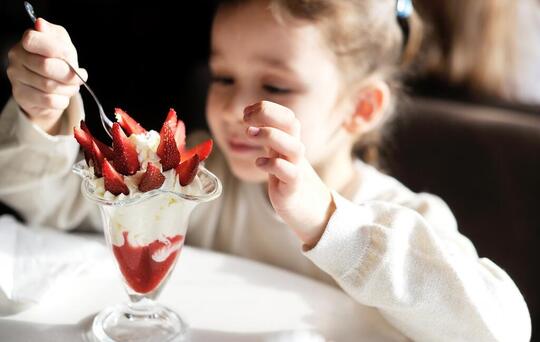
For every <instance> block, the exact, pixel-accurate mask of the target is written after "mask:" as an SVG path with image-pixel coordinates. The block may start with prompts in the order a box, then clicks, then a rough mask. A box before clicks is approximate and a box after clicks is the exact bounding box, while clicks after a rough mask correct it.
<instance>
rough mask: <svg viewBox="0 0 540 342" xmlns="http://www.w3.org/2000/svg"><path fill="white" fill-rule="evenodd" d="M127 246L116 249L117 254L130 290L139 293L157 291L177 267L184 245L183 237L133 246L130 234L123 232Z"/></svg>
mask: <svg viewBox="0 0 540 342" xmlns="http://www.w3.org/2000/svg"><path fill="white" fill-rule="evenodd" d="M123 235H124V244H123V245H122V246H114V245H113V252H114V256H115V257H116V260H117V261H118V265H119V266H120V271H121V272H122V274H123V275H124V278H125V279H126V281H127V283H128V284H129V286H130V287H131V288H132V289H133V290H134V291H136V292H137V293H148V292H151V291H153V290H154V289H155V288H156V287H157V286H158V285H159V284H160V283H161V281H162V280H163V278H165V276H166V275H167V273H168V272H169V270H170V268H171V267H172V266H173V265H174V262H175V261H176V257H177V256H178V254H179V253H180V250H181V249H182V246H183V244H184V237H183V236H182V235H175V236H173V237H167V238H166V240H167V241H161V240H155V241H153V242H151V243H150V244H148V245H146V246H132V245H130V243H129V241H128V233H127V232H123Z"/></svg>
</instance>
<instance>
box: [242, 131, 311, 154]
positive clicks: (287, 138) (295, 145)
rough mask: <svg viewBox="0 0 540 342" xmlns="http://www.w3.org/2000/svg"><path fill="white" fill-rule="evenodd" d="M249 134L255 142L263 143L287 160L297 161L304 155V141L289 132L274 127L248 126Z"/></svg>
mask: <svg viewBox="0 0 540 342" xmlns="http://www.w3.org/2000/svg"><path fill="white" fill-rule="evenodd" d="M246 133H247V136H248V137H249V139H250V140H252V141H253V142H256V143H257V144H260V145H263V146H265V147H267V148H269V149H270V150H273V151H275V152H277V154H278V155H280V156H281V157H283V158H285V159H286V160H288V161H290V162H292V163H297V162H298V161H299V160H300V159H301V158H302V157H303V156H304V145H303V144H302V142H301V141H300V140H299V139H298V138H296V137H294V136H292V135H290V134H288V133H285V132H284V131H281V130H279V129H277V128H273V127H253V126H251V127H248V129H247V131H246Z"/></svg>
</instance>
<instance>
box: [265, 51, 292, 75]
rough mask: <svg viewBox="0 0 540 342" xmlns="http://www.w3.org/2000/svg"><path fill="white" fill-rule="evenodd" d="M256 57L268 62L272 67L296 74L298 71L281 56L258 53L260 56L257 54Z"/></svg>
mask: <svg viewBox="0 0 540 342" xmlns="http://www.w3.org/2000/svg"><path fill="white" fill-rule="evenodd" d="M255 59H256V60H258V61H260V62H262V63H264V64H267V65H268V66H270V67H272V68H275V69H280V70H282V71H285V72H288V73H293V74H296V71H295V70H294V69H292V68H291V66H290V65H289V64H287V63H286V62H285V61H283V60H282V59H280V58H276V57H272V56H267V55H258V56H255Z"/></svg>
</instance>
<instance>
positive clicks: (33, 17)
mask: <svg viewBox="0 0 540 342" xmlns="http://www.w3.org/2000/svg"><path fill="white" fill-rule="evenodd" d="M24 8H25V9H26V13H28V16H29V17H30V19H31V20H32V22H33V23H35V22H36V14H35V12H34V7H33V6H32V5H31V4H30V3H29V2H28V1H25V2H24ZM62 60H63V61H64V62H66V64H67V65H68V66H69V68H70V69H71V71H73V73H74V74H75V75H77V77H79V78H80V79H81V81H82V84H83V85H84V86H85V87H86V89H87V90H88V92H89V93H90V95H92V97H93V98H94V101H96V104H97V106H98V109H99V117H100V119H101V124H102V125H103V128H104V129H105V132H107V134H108V135H109V136H110V137H111V138H112V134H111V128H112V125H113V123H112V121H111V120H110V119H109V118H108V117H107V115H106V114H105V111H104V110H103V106H101V102H99V100H98V98H97V96H96V94H94V92H93V91H92V89H90V86H88V84H86V82H85V81H84V79H83V78H82V77H81V75H79V73H78V72H77V70H76V69H75V68H74V67H73V66H72V65H71V64H70V63H69V62H68V61H67V60H65V59H62Z"/></svg>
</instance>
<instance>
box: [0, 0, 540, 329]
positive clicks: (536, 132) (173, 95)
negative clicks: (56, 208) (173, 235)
mask: <svg viewBox="0 0 540 342" xmlns="http://www.w3.org/2000/svg"><path fill="white" fill-rule="evenodd" d="M144 3H146V4H147V5H144ZM32 4H33V5H34V8H35V10H36V12H37V14H38V15H39V16H42V17H44V18H45V19H47V20H48V21H50V22H53V23H56V24H60V25H62V26H64V27H65V28H66V29H67V30H68V32H69V33H70V35H71V38H72V41H73V43H74V45H75V47H76V48H77V50H78V53H79V63H80V66H81V67H84V68H86V69H87V70H88V72H89V80H88V83H89V84H90V86H91V87H92V88H93V89H94V91H95V92H96V94H97V96H98V97H99V99H100V100H101V102H102V104H103V106H104V109H105V111H106V112H107V113H109V114H112V113H113V111H114V108H115V107H121V108H123V109H125V110H126V111H128V112H129V113H130V114H131V115H132V116H133V117H135V118H136V119H137V120H138V121H139V122H140V123H141V124H142V125H143V126H145V127H146V128H148V129H159V127H160V126H161V123H162V120H163V119H164V117H165V115H166V114H167V111H168V109H169V107H173V108H175V109H176V110H177V112H178V113H179V115H180V117H181V118H182V119H183V120H184V121H185V122H186V125H187V127H188V132H189V131H190V130H193V129H197V128H202V127H204V126H205V121H204V101H205V94H206V86H207V80H208V72H207V67H206V62H207V56H208V47H209V30H210V24H211V19H212V13H213V8H214V1H210V0H207V1H159V2H156V3H155V4H152V5H148V2H143V3H140V2H136V1H126V0H77V1H73V0H71V1H67V0H55V1H53V0H49V1H47V0H33V1H32ZM30 26H31V22H30V20H29V18H28V17H27V15H26V13H25V11H24V7H23V1H22V0H21V1H18V0H17V1H14V0H0V62H1V69H2V70H1V72H0V106H2V105H3V104H4V103H5V101H6V100H7V99H8V97H9V96H10V92H11V87H10V84H9V82H8V80H7V78H6V74H5V68H6V66H7V60H6V54H7V51H8V50H9V48H10V47H11V46H12V45H13V44H15V43H16V42H17V41H18V40H19V39H20V37H21V36H22V34H23V32H24V30H25V29H27V28H29V27H30ZM408 84H409V86H408V88H407V89H408V92H409V93H410V96H411V99H410V101H408V104H407V105H406V106H403V107H402V108H400V113H399V117H400V119H399V120H397V121H396V123H395V125H394V129H393V130H392V134H391V135H390V139H389V141H388V144H387V149H386V151H385V154H384V156H386V157H387V158H386V159H387V163H386V165H387V169H386V171H388V172H389V173H390V174H392V175H394V176H396V178H398V179H399V180H401V181H402V182H403V183H404V184H406V185H407V186H409V187H410V188H411V189H412V190H414V191H425V192H430V193H434V194H437V195H439V196H440V197H442V198H443V199H444V200H445V201H446V202H447V203H448V204H449V206H450V208H451V209H452V211H453V212H454V214H455V216H456V218H457V220H458V224H459V227H460V231H461V232H462V233H463V234H464V235H465V236H467V237H469V238H470V239H471V240H472V241H473V243H474V244H475V247H476V248H477V250H478V253H479V255H480V256H481V257H487V258H489V259H491V260H493V261H494V262H495V263H497V264H498V265H499V266H501V267H502V268H503V269H504V270H505V271H507V272H508V273H509V274H510V276H511V277H512V278H513V279H514V280H515V282H516V284H517V285H518V287H519V288H520V290H521V291H522V292H523V294H524V296H525V299H526V301H527V303H528V305H529V308H530V311H531V315H532V319H533V327H534V329H536V326H537V323H536V321H537V317H538V310H539V309H538V308H540V303H539V296H538V289H539V288H540V282H539V281H538V270H539V269H540V267H539V266H540V265H539V264H538V260H540V256H539V252H538V251H539V248H538V245H539V242H540V239H539V233H538V232H539V231H540V216H539V209H540V205H539V203H540V201H539V200H538V198H539V194H540V176H539V175H540V115H539V113H540V109H539V108H538V107H536V108H533V107H524V106H516V105H515V104H508V103H502V102H501V101H499V100H494V99H485V98H484V99H480V98H475V97H474V96H471V94H474V91H472V92H471V91H470V89H463V88H461V87H449V86H448V85H446V84H440V83H437V82H432V80H414V79H411V80H409V83H408ZM81 93H82V95H83V98H84V99H85V107H86V112H87V122H88V124H89V126H90V128H91V129H92V131H93V132H95V133H96V135H98V136H99V132H100V133H101V136H99V137H100V138H101V139H103V140H107V138H106V137H105V134H104V132H102V129H101V127H100V123H99V116H98V112H97V108H96V106H95V105H94V103H93V102H92V101H91V99H90V97H89V96H88V94H87V92H86V91H85V90H82V92H81ZM425 99H429V100H430V101H424V100H425ZM431 100H433V101H435V102H433V101H431ZM111 116H112V115H111ZM6 210H9V209H8V208H5V207H3V206H2V205H1V203H0V213H2V212H3V211H6Z"/></svg>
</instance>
